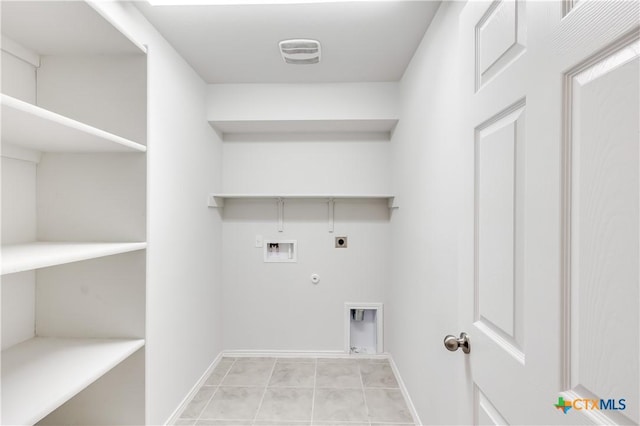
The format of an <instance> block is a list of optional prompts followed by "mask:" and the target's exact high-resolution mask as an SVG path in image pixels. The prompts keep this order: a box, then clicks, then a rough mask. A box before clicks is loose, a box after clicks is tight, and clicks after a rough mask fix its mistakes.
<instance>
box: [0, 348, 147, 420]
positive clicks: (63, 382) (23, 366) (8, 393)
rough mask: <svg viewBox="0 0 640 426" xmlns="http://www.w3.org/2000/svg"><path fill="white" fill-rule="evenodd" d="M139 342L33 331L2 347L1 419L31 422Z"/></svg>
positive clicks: (95, 378) (78, 390)
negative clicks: (37, 334)
mask: <svg viewBox="0 0 640 426" xmlns="http://www.w3.org/2000/svg"><path fill="white" fill-rule="evenodd" d="M143 346H144V340H142V339H61V338H42V337H36V338H33V339H29V340H27V341H26V342H23V343H20V344H18V345H15V346H13V347H11V348H10V349H8V350H6V351H4V352H3V353H2V424H7V425H25V424H34V423H36V422H38V421H40V420H42V418H44V417H45V416H46V415H47V414H49V413H50V412H52V411H53V410H55V409H56V408H58V407H59V406H60V405H62V404H63V403H65V402H66V401H67V400H69V399H70V398H71V397H73V396H75V395H76V394H78V392H80V391H82V390H83V389H84V388H86V387H87V386H89V385H90V384H91V383H93V382H94V381H96V380H97V379H99V378H100V377H101V376H103V375H104V374H105V373H107V372H108V371H109V370H111V369H112V368H113V367H115V366H116V365H118V364H119V363H121V362H122V361H124V360H125V359H126V358H127V357H129V356H130V355H132V354H133V353H134V352H136V351H137V350H138V349H140V348H142V347H143Z"/></svg>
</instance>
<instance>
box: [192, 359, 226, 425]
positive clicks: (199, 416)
mask: <svg viewBox="0 0 640 426" xmlns="http://www.w3.org/2000/svg"><path fill="white" fill-rule="evenodd" d="M222 359H223V360H224V358H222ZM218 365H220V363H218ZM218 365H216V368H218ZM234 365H236V360H233V362H232V363H231V365H230V366H229V369H228V370H227V372H226V373H224V376H222V378H221V379H220V383H218V385H217V386H216V390H215V391H213V393H212V394H211V397H210V398H209V399H208V400H207V403H206V404H205V405H204V407H203V408H202V411H200V414H198V417H197V418H196V421H195V422H194V425H195V424H197V423H198V420H200V419H201V418H202V414H204V410H206V409H207V407H208V406H209V404H211V400H213V397H214V396H216V394H217V393H218V391H219V390H220V386H221V385H222V382H223V381H224V379H226V378H227V375H228V374H229V372H230V371H231V369H232V368H233V366H234ZM214 371H215V368H214V369H213V371H212V372H211V374H213V372H214ZM209 377H211V376H209ZM209 377H207V379H208V378H209ZM205 383H207V381H206V380H205ZM204 386H205V385H202V386H201V387H200V389H202V388H203V387H204ZM200 389H198V392H199V391H200Z"/></svg>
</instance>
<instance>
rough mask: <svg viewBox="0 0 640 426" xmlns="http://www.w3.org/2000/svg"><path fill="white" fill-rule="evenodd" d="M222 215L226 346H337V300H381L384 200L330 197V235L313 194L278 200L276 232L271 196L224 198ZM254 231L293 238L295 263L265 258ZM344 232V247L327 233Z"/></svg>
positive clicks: (385, 272)
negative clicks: (281, 203) (315, 280)
mask: <svg viewBox="0 0 640 426" xmlns="http://www.w3.org/2000/svg"><path fill="white" fill-rule="evenodd" d="M224 218H225V221H224V233H223V247H224V249H223V261H224V280H223V282H224V347H225V349H228V350H254V351H259V350H269V351H278V350H289V351H338V352H341V351H343V349H344V348H343V338H344V333H343V331H344V329H343V327H344V326H343V324H344V323H343V320H344V303H345V302H384V288H385V286H387V285H388V284H389V278H390V275H389V267H388V265H389V257H390V256H391V254H390V234H389V208H388V207H387V203H386V201H385V200H378V201H337V202H336V206H335V232H334V233H329V232H328V207H327V203H326V202H323V201H319V200H318V201H309V200H297V201H296V200H288V201H285V212H284V232H282V233H279V232H278V231H277V209H276V204H275V201H272V200H261V201H255V200H254V201H227V203H226V204H225V207H224ZM256 235H261V236H262V237H263V238H264V239H265V240H266V239H295V240H297V242H298V261H297V263H264V262H263V251H262V249H261V248H256V247H255V244H254V243H255V236H256ZM345 235H346V236H348V248H346V249H336V248H335V247H334V244H335V240H334V238H335V237H336V236H345ZM313 273H317V274H318V275H320V283H319V284H317V285H314V284H312V283H311V281H310V276H311V274H313Z"/></svg>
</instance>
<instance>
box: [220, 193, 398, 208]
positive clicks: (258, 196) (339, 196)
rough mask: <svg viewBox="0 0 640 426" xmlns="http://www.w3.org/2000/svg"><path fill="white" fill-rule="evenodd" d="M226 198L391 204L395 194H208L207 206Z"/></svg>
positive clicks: (222, 203)
mask: <svg viewBox="0 0 640 426" xmlns="http://www.w3.org/2000/svg"><path fill="white" fill-rule="evenodd" d="M227 199H254V200H255V199H274V200H278V199H283V200H286V199H311V200H313V199H316V200H358V199H360V200H376V199H380V200H387V201H388V202H389V207H395V206H394V205H393V202H394V199H395V196H393V195H390V194H231V193H228V194H224V193H214V194H209V207H223V206H224V201H225V200H227Z"/></svg>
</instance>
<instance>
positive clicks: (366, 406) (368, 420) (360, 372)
mask: <svg viewBox="0 0 640 426" xmlns="http://www.w3.org/2000/svg"><path fill="white" fill-rule="evenodd" d="M357 366H358V376H360V385H362V399H363V400H364V409H365V411H366V412H367V422H369V426H371V416H370V415H369V404H367V394H366V393H365V391H364V379H363V378H362V364H361V363H360V362H358V363H357Z"/></svg>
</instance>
